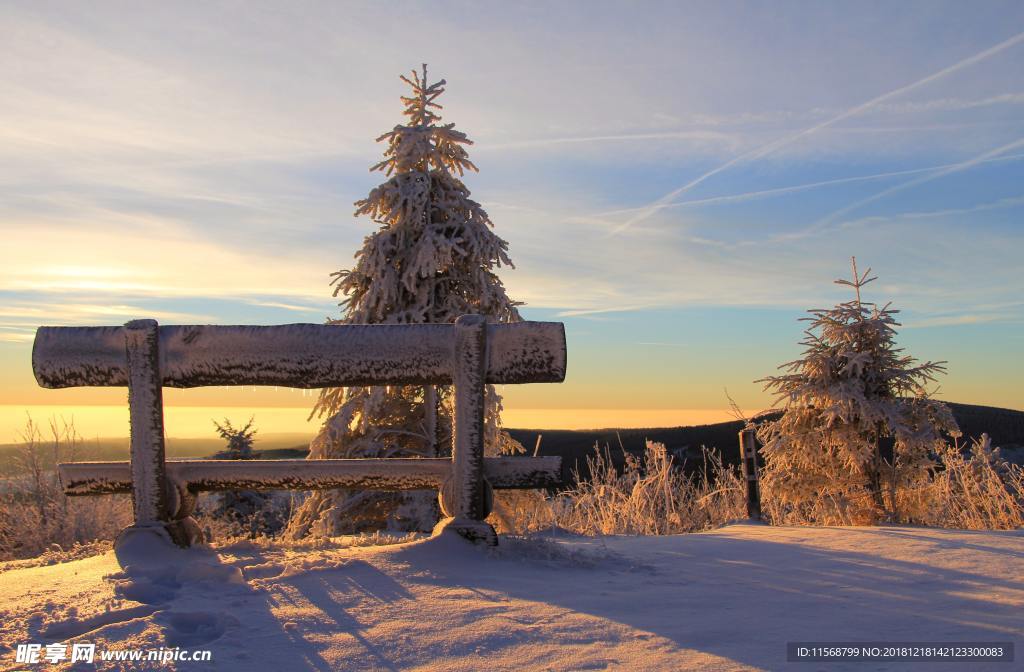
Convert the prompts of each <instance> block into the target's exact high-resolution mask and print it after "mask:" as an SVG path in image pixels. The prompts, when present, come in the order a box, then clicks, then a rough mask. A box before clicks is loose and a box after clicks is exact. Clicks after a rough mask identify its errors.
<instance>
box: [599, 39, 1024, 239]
mask: <svg viewBox="0 0 1024 672" xmlns="http://www.w3.org/2000/svg"><path fill="white" fill-rule="evenodd" d="M1021 42H1024V32H1021V33H1017V34H1016V35H1014V36H1013V37H1011V38H1010V39H1008V40H1004V41H1002V42H1000V43H999V44H997V45H995V46H993V47H989V48H988V49H986V50H984V51H981V52H978V53H977V54H975V55H973V56H970V57H968V58H965V59H964V60H962V61H960V62H958V63H954V64H953V65H950V66H948V67H946V68H943V69H942V70H939V71H938V72H935V73H932V74H930V75H928V76H927V77H925V78H923V79H919V80H917V81H916V82H912V83H910V84H907V85H906V86H902V87H900V88H898V89H893V90H892V91H889V92H888V93H883V94H882V95H880V96H878V97H876V98H872V99H871V100H869V101H867V102H866V103H861V104H860V105H858V106H856V107H852V108H850V109H849V110H846V111H845V112H843V113H841V114H839V115H837V116H835V117H832V118H831V119H827V120H826V121H823V122H821V123H819V124H816V125H814V126H811V127H810V128H807V129H804V130H802V131H800V132H799V133H795V134H793V135H789V136H786V137H784V138H780V139H778V140H775V141H773V142H770V143H768V144H767V145H762V146H761V147H758V148H757V149H754V150H751V151H749V152H747V153H746V154H741V155H739V156H737V157H735V158H733V159H730V160H729V161H727V162H726V163H724V164H722V165H721V166H719V167H718V168H715V169H714V170H711V171H709V172H707V173H704V174H703V175H701V176H700V177H698V178H696V179H694V180H691V181H690V182H687V183H686V184H684V185H683V186H681V187H679V188H678V189H675V190H673V191H670V192H669V193H667V194H665V195H664V196H662V197H661V198H659V199H658V200H657V201H655V202H653V203H651V204H650V205H648V206H647V207H646V208H644V209H642V210H641V211H640V212H639V213H637V214H636V215H635V216H633V217H631V218H630V219H628V220H626V221H625V222H623V223H622V224H620V225H619V226H617V227H615V228H614V229H613V230H612V231H611V233H610V235H616V234H619V233H622V232H623V231H625V230H626V229H628V228H629V227H631V226H633V225H634V224H636V223H637V222H641V221H643V220H645V219H647V218H648V217H650V216H651V215H652V214H654V212H656V211H657V209H658V206H661V205H664V204H665V203H668V202H670V201H671V200H672V199H674V198H675V197H676V196H678V195H679V194H682V193H685V192H687V191H689V190H690V189H693V188H694V187H696V186H697V185H698V184H700V183H701V182H703V181H704V180H706V179H708V178H709V177H712V176H714V175H717V174H718V173H720V172H722V171H723V170H727V169H729V168H731V167H732V166H735V165H736V164H738V163H743V162H745V161H749V160H753V159H759V158H761V157H763V156H767V155H768V154H770V153H772V152H774V151H776V150H778V149H781V148H782V147H785V146H787V145H790V144H792V143H794V142H796V141H797V140H799V139H800V138H803V137H806V136H808V135H811V134H812V133H817V132H818V131H820V130H821V129H823V128H827V127H829V126H831V125H833V124H836V123H838V122H840V121H842V120H844V119H848V118H849V117H852V116H854V115H856V114H860V113H861V112H863V111H865V110H867V109H870V108H871V107H874V106H875V105H878V104H879V103H881V102H884V101H886V100H889V99H890V98H895V97H896V96H900V95H903V94H904V93H907V92H908V91H913V90H914V89H917V88H919V87H922V86H924V85H926V84H930V83H932V82H934V81H935V80H937V79H941V78H942V77H945V76H946V75H949V74H951V73H954V72H957V71H958V70H962V69H963V68H966V67H969V66H972V65H974V64H975V63H979V62H981V61H983V60H985V59H987V58H990V57H992V56H995V55H996V54H998V53H999V52H1001V51H1004V50H1006V49H1009V48H1010V47H1012V46H1015V45H1017V44H1020V43H1021Z"/></svg>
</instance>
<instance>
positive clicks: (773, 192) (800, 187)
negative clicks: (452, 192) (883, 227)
mask: <svg viewBox="0 0 1024 672" xmlns="http://www.w3.org/2000/svg"><path fill="white" fill-rule="evenodd" d="M1018 159H1024V154H1010V155H1008V156H998V155H996V156H992V157H990V158H987V159H982V160H978V161H976V162H975V164H972V165H978V164H983V163H993V162H997V161H1016V160H1018ZM962 164H963V162H958V163H944V164H941V165H938V166H927V167H924V168H911V169H908V170H892V171H887V172H884V173H873V174H871V175H855V176H853V177H840V178H836V179H833V180H821V181H819V182H808V183H805V184H796V185H793V186H789V187H777V188H774V189H760V190H757V191H747V192H744V193H740V194H727V195H725V196H711V197H708V198H696V199H690V200H686V201H676V202H673V203H663V204H660V205H658V206H657V209H659V210H666V209H670V208H684V207H687V206H699V205H716V204H725V203H741V202H744V201H751V200H756V199H759V198H770V197H773V196H785V195H787V194H795V193H800V192H802V191H808V190H811V189H820V188H822V187H832V186H837V185H842V184H855V183H857V182H870V181H874V180H883V179H888V178H891V177H903V176H905V175H918V174H921V173H934V172H937V171H943V170H947V169H955V168H958V167H960V166H961V165H962ZM646 207H647V206H645V207H641V208H622V209H618V210H608V211H605V212H600V213H596V214H595V215H590V216H585V217H574V218H573V219H575V220H578V221H592V222H595V223H602V224H605V223H608V220H604V219H601V218H603V217H614V216H616V215H622V214H629V213H633V212H641V211H643V210H645V209H646Z"/></svg>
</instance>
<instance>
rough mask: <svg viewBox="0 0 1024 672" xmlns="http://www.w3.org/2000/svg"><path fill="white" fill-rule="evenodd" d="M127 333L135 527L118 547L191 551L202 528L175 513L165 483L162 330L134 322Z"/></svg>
mask: <svg viewBox="0 0 1024 672" xmlns="http://www.w3.org/2000/svg"><path fill="white" fill-rule="evenodd" d="M124 333H125V348H126V351H127V356H128V409H129V410H128V412H129V419H130V422H131V467H132V509H133V511H134V513H135V524H134V525H133V526H132V527H130V528H128V529H126V530H124V531H123V532H122V533H121V534H120V535H118V538H117V544H116V545H117V546H121V547H123V546H125V545H127V544H128V542H129V540H134V539H144V540H145V542H144V543H153V542H154V541H155V540H157V539H162V540H168V539H169V540H171V541H173V542H174V543H175V544H177V545H179V546H190V545H191V544H192V543H194V542H195V541H197V540H199V541H201V539H202V535H201V534H198V536H197V532H198V525H196V523H195V521H194V520H192V519H191V518H188V514H187V513H186V514H185V515H184V516H181V517H179V516H178V510H179V508H180V507H179V506H174V507H173V508H174V510H171V508H172V507H171V505H170V503H169V502H168V499H169V498H168V495H169V494H172V493H170V492H169V491H170V490H171V488H172V487H173V486H171V485H169V484H168V482H167V475H166V461H165V456H164V404H163V378H162V376H161V372H160V328H159V326H158V325H157V323H156V321H155V320H134V321H132V322H129V323H127V324H126V325H124ZM173 494H177V493H173ZM179 499H180V498H175V501H176V502H177V501H178V500H179ZM172 518H173V520H172Z"/></svg>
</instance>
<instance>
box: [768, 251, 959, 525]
mask: <svg viewBox="0 0 1024 672" xmlns="http://www.w3.org/2000/svg"><path fill="white" fill-rule="evenodd" d="M852 265H853V279H852V280H836V283H837V284H841V285H846V286H848V287H851V288H852V289H853V290H854V294H855V296H854V298H853V299H852V300H850V301H847V302H845V303H841V304H839V305H837V306H835V307H833V308H832V309H830V310H811V311H809V312H810V314H811V317H807V318H802V319H804V320H808V321H810V323H811V326H810V327H809V328H808V329H807V330H806V332H805V334H806V338H805V339H804V340H803V341H802V342H801V344H802V345H804V346H806V350H805V351H804V353H803V357H802V358H801V359H798V360H796V361H793V362H789V363H787V364H783V365H782V366H780V367H779V368H780V369H782V370H784V371H786V372H787V373H785V374H784V375H780V376H771V377H768V378H765V379H763V380H762V381H758V382H764V383H765V388H766V389H767V390H770V391H773V392H775V393H776V394H777V396H778V399H777V401H782V400H784V401H785V407H784V411H783V413H782V415H781V417H779V418H778V419H777V420H773V421H767V422H764V423H762V424H761V425H760V426H759V427H758V432H757V434H758V439H759V440H760V441H761V443H762V444H763V449H762V455H763V457H764V473H763V479H764V485H765V489H766V491H768V490H770V491H771V493H772V495H773V497H775V498H776V499H777V500H779V501H778V502H777V503H778V504H781V505H782V506H784V507H785V506H790V507H801V506H807V505H809V504H810V505H812V506H813V505H814V504H815V503H820V502H823V501H826V502H830V503H831V505H832V506H833V507H834V509H835V510H836V512H837V518H838V520H841V521H845V522H855V521H856V522H876V521H878V520H882V519H892V518H894V517H896V516H897V515H898V514H897V512H896V493H897V491H898V489H899V488H901V487H904V486H907V485H909V484H911V483H913V482H915V481H917V480H918V479H922V478H927V476H928V470H929V468H930V467H931V466H932V465H933V462H932V459H931V455H932V454H934V452H935V451H937V450H938V449H939V448H941V446H943V445H944V443H945V438H944V437H943V432H945V433H947V434H950V435H953V436H958V435H959V429H958V428H957V424H956V421H955V420H954V419H953V416H952V413H951V412H950V410H949V408H948V407H947V406H946V405H945V404H943V403H941V402H939V401H935V400H933V399H930V398H929V393H928V391H927V389H926V387H925V386H926V385H927V384H929V383H932V382H934V381H935V376H936V375H937V374H939V373H943V372H944V371H945V367H944V366H943V365H944V362H925V363H918V362H917V360H915V359H914V358H913V357H910V356H908V355H905V354H903V351H902V349H900V348H897V347H896V344H895V340H894V339H895V336H896V327H898V326H899V323H898V322H897V321H896V317H895V315H896V313H898V312H899V311H897V310H893V309H891V308H890V307H889V306H890V304H886V305H885V306H883V307H881V308H880V307H878V306H877V305H876V304H873V303H868V302H865V301H863V299H862V297H861V290H862V288H863V287H864V286H865V285H867V284H868V283H870V282H871V281H873V280H875V279H876V278H874V277H868V276H869V275H870V273H871V269H868V270H867V271H865V272H864V273H863V274H858V271H857V261H856V259H853V260H852ZM885 492H888V494H889V497H888V502H887V501H886V497H885V496H884V493H885Z"/></svg>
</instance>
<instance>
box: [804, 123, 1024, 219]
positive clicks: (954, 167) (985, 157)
mask: <svg viewBox="0 0 1024 672" xmlns="http://www.w3.org/2000/svg"><path fill="white" fill-rule="evenodd" d="M1019 147H1024V138H1020V139H1018V140H1015V141H1013V142H1010V143H1007V144H1005V145H1003V146H1001V147H996V148H995V149H992V150H989V151H987V152H985V153H984V154H979V155H978V156H975V157H973V158H971V159H968V160H966V161H961V162H959V163H954V164H951V165H950V166H948V167H946V168H943V169H942V170H939V171H937V172H934V173H931V174H929V175H925V176H923V177H919V178H917V179H915V180H909V181H907V182H903V183H902V184H897V185H895V186H893V187H889V188H888V189H885V190H883V191H880V192H878V193H877V194H873V195H871V196H868V197H867V198H863V199H861V200H859V201H857V202H856V203H851V204H850V205H847V206H846V207H843V208H840V209H838V210H836V211H834V212H832V213H830V214H828V215H826V216H825V217H823V218H821V219H819V220H818V221H817V222H815V223H814V224H813V225H812V226H811V227H810V230H811V231H813V230H815V229H819V228H821V227H824V226H827V225H829V224H831V223H833V222H835V221H836V220H837V219H839V218H840V217H843V216H845V215H848V214H849V213H851V212H853V211H854V210H858V209H859V208H862V207H864V206H865V205H868V204H870V203H874V202H876V201H880V200H882V199H883V198H886V197H887V196H891V195H892V194H896V193H899V192H901V191H905V190H907V189H911V188H913V187H917V186H920V185H922V184H925V183H928V182H931V181H933V180H937V179H939V178H941V177H945V176H947V175H951V174H953V173H957V172H960V171H963V170H969V169H971V168H973V167H974V166H977V165H980V164H983V163H986V162H988V161H991V160H992V159H994V158H996V157H998V156H999V155H1000V154H1005V153H1006V152H1010V151H1013V150H1015V149H1017V148H1019Z"/></svg>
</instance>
